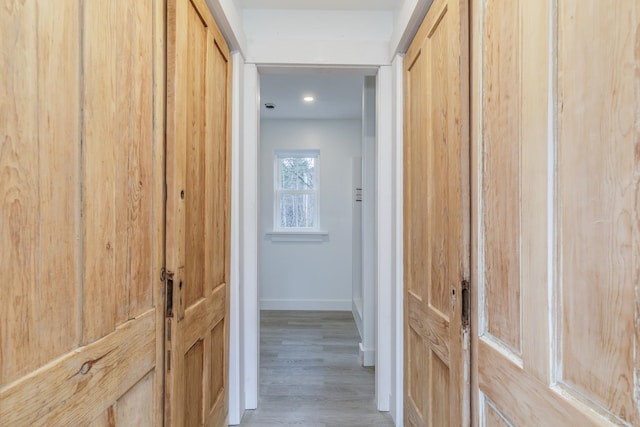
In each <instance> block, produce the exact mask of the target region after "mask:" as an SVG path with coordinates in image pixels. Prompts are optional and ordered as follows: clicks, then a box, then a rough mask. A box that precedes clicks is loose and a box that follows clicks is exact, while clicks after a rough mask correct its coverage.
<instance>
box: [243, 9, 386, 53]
mask: <svg viewBox="0 0 640 427" xmlns="http://www.w3.org/2000/svg"><path fill="white" fill-rule="evenodd" d="M243 17H244V25H245V32H246V35H247V55H246V58H247V62H255V63H260V64H323V65H334V64H350V65H378V64H385V63H389V56H388V55H389V38H390V37H391V32H392V30H393V14H392V12H391V11H357V12H356V11H345V10H342V11H333V10H322V11H318V10H313V11H310V10H282V9H277V10H273V9H272V10H267V9H247V10H245V11H244V14H243Z"/></svg>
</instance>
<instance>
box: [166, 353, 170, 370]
mask: <svg viewBox="0 0 640 427" xmlns="http://www.w3.org/2000/svg"><path fill="white" fill-rule="evenodd" d="M170 370H171V350H167V371H170Z"/></svg>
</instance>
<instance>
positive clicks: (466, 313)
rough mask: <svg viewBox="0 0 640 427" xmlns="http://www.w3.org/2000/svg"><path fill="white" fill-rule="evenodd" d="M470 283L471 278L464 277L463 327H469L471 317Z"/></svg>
mask: <svg viewBox="0 0 640 427" xmlns="http://www.w3.org/2000/svg"><path fill="white" fill-rule="evenodd" d="M470 287H471V286H470V284H469V280H467V279H463V280H462V284H461V288H462V328H463V329H469V322H470V318H471V313H470V310H471V300H470Z"/></svg>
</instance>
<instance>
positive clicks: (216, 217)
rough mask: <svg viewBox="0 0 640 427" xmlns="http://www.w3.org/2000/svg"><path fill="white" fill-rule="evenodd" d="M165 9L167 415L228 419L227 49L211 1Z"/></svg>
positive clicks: (172, 420)
mask: <svg viewBox="0 0 640 427" xmlns="http://www.w3.org/2000/svg"><path fill="white" fill-rule="evenodd" d="M167 10H168V17H167V18H168V25H169V31H168V43H169V44H168V70H167V72H168V76H167V77H168V79H167V82H168V84H167V100H168V102H167V116H168V132H167V155H168V159H167V187H168V196H167V197H168V198H167V268H168V270H169V271H171V272H172V273H173V276H172V277H173V283H174V288H173V301H174V312H175V315H174V317H172V318H169V319H168V325H167V327H168V328H169V327H170V328H171V335H170V336H169V335H168V334H167V336H166V346H167V350H168V352H167V377H166V378H167V381H166V387H165V423H167V424H168V425H175V426H179V425H207V426H222V425H226V420H227V412H228V392H227V389H228V385H227V381H228V380H227V378H228V344H227V343H228V334H229V332H228V321H227V316H228V313H229V289H228V285H227V283H228V281H229V276H228V271H229V258H228V256H229V251H228V247H229V246H228V245H229V237H228V230H229V227H230V224H229V221H230V216H229V208H230V200H229V197H230V194H231V193H230V188H229V185H230V179H229V173H230V172H229V171H230V169H229V162H230V158H229V154H228V153H229V144H230V132H229V129H230V127H229V126H230V122H229V107H230V103H229V97H230V95H231V92H230V84H231V81H230V79H229V75H230V72H229V70H230V62H229V50H228V48H227V46H226V44H225V42H224V39H223V38H222V35H221V34H220V32H219V30H218V29H217V27H216V25H215V22H214V20H213V18H212V16H211V14H210V12H209V9H208V6H207V5H206V3H205V2H204V1H199V0H198V1H185V0H176V1H171V2H169V7H168V9H167ZM218 128H219V130H216V129H218ZM216 221H217V222H219V224H220V225H219V226H216ZM217 247H222V248H224V250H222V251H220V250H217V249H216V248H217ZM216 271H222V272H223V274H222V275H220V274H214V272H216ZM217 328H222V329H220V330H218V329H217ZM212 331H213V332H215V333H212ZM194 346H197V350H194V348H195V347H194ZM185 378H186V379H185Z"/></svg>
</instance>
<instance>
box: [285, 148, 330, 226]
mask: <svg viewBox="0 0 640 427" xmlns="http://www.w3.org/2000/svg"><path fill="white" fill-rule="evenodd" d="M319 159H320V152H319V151H318V150H296V151H277V152H276V153H275V165H274V178H275V182H274V189H275V191H274V229H275V230H290V231H294V230H317V229H318V228H319V217H318V211H319V194H320V187H319V173H318V171H319V167H318V165H319Z"/></svg>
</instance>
